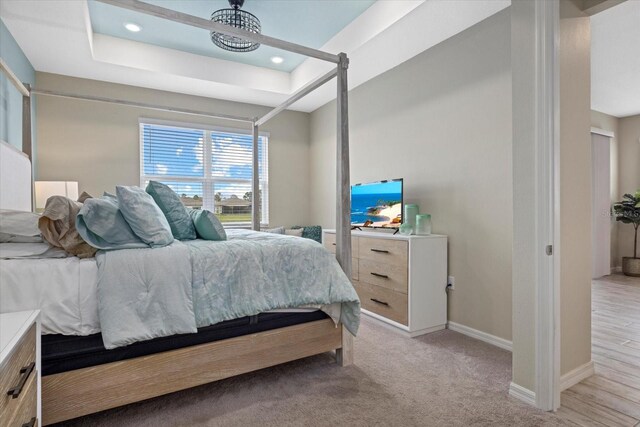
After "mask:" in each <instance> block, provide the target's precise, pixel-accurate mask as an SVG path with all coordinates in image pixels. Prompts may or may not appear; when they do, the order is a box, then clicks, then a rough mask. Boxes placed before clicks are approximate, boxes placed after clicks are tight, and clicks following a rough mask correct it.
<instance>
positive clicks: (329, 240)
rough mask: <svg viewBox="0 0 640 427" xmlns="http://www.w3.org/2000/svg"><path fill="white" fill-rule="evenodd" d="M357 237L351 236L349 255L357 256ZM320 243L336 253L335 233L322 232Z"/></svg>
mask: <svg viewBox="0 0 640 427" xmlns="http://www.w3.org/2000/svg"><path fill="white" fill-rule="evenodd" d="M358 240H359V238H358V237H351V256H352V257H354V258H357V257H358ZM322 244H323V245H324V247H325V248H327V250H328V251H329V252H331V253H334V254H335V253H336V235H335V234H333V233H324V235H323V237H322Z"/></svg>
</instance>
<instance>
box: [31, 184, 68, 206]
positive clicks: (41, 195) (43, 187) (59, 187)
mask: <svg viewBox="0 0 640 427" xmlns="http://www.w3.org/2000/svg"><path fill="white" fill-rule="evenodd" d="M51 196H65V197H68V198H70V199H72V200H78V182H77V181H36V210H43V209H44V206H45V205H46V204H47V199H48V198H49V197H51Z"/></svg>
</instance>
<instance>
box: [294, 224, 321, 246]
mask: <svg viewBox="0 0 640 427" xmlns="http://www.w3.org/2000/svg"><path fill="white" fill-rule="evenodd" d="M293 228H296V227H293ZM302 237H304V238H305V239H311V240H315V241H316V242H318V243H322V227H321V226H319V225H308V226H306V227H302Z"/></svg>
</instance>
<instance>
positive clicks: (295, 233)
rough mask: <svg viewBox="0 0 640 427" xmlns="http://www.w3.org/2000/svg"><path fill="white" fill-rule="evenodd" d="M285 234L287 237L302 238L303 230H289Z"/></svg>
mask: <svg viewBox="0 0 640 427" xmlns="http://www.w3.org/2000/svg"><path fill="white" fill-rule="evenodd" d="M284 234H286V235H287V236H296V237H302V228H298V229H293V228H288V229H286V230H284Z"/></svg>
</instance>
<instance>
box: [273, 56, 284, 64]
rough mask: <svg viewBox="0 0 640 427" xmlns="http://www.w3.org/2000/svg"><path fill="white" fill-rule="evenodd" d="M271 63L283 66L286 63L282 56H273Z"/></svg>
mask: <svg viewBox="0 0 640 427" xmlns="http://www.w3.org/2000/svg"><path fill="white" fill-rule="evenodd" d="M271 62H273V63H274V64H282V63H283V62H284V59H283V58H282V57H281V56H272V57H271Z"/></svg>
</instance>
